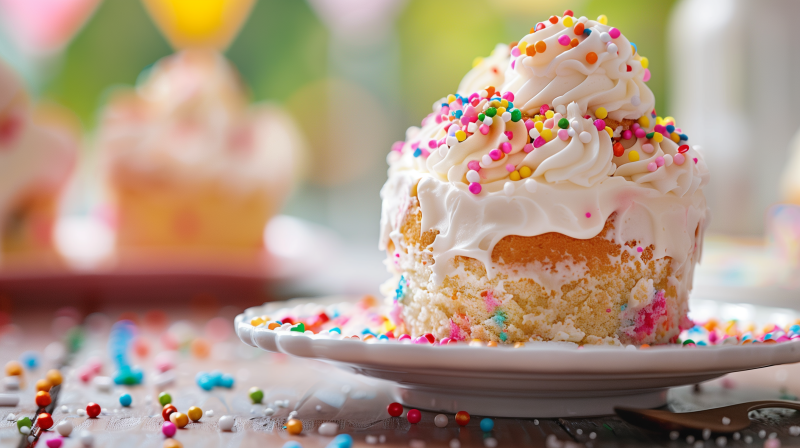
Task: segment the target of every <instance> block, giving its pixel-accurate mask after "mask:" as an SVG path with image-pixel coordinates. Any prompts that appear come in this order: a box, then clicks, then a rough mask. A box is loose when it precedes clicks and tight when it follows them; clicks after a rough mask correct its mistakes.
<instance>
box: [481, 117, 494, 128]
mask: <svg viewBox="0 0 800 448" xmlns="http://www.w3.org/2000/svg"><path fill="white" fill-rule="evenodd" d="M492 123H494V120H493V119H492V117H490V116H488V115H487V116H486V118H484V119H483V124H485V125H486V126H491V125H492Z"/></svg>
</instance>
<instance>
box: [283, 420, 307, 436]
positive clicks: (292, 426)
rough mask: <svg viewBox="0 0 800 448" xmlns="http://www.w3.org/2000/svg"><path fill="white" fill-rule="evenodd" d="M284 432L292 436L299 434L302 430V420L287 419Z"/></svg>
mask: <svg viewBox="0 0 800 448" xmlns="http://www.w3.org/2000/svg"><path fill="white" fill-rule="evenodd" d="M286 432H288V433H289V434H291V435H293V436H296V435H298V434H300V433H301V432H303V422H301V421H300V420H298V419H296V418H293V419H291V420H289V421H288V422H286Z"/></svg>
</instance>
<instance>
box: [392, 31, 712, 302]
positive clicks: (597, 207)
mask: <svg viewBox="0 0 800 448" xmlns="http://www.w3.org/2000/svg"><path fill="white" fill-rule="evenodd" d="M585 23H586V26H587V27H588V28H591V29H592V32H591V34H590V35H589V36H588V37H580V38H579V40H581V42H580V43H579V45H578V46H577V47H574V48H571V47H566V46H562V45H561V44H559V43H558V42H557V39H558V37H559V36H561V35H564V34H567V35H569V36H570V37H571V38H572V37H576V36H575V35H574V33H573V32H572V27H569V28H568V27H565V26H564V25H563V22H562V21H560V22H559V23H557V24H555V25H554V24H550V23H547V24H546V25H547V26H546V28H545V29H544V30H540V31H538V32H536V33H534V34H532V35H528V36H526V37H525V38H523V39H522V40H523V41H525V42H527V43H528V45H534V44H535V42H538V41H540V40H541V41H544V42H546V44H547V50H546V51H545V52H544V53H538V54H536V55H535V56H533V57H531V56H525V55H522V56H519V57H517V58H516V60H515V61H516V62H515V66H514V68H513V69H511V68H509V70H508V71H507V72H506V82H505V83H504V84H503V87H502V88H501V89H500V91H501V92H511V93H513V95H514V98H513V100H512V101H513V103H514V105H515V107H518V108H519V109H521V111H522V112H523V114H524V115H523V118H524V117H525V116H527V117H531V116H533V115H534V114H538V113H539V107H540V106H542V105H544V104H547V105H549V106H550V107H552V108H556V110H559V111H560V112H561V113H564V114H565V115H566V117H561V116H560V115H561V113H557V114H556V115H555V116H554V117H553V119H552V122H551V123H549V124H548V125H549V126H551V132H552V133H553V138H552V139H550V140H549V141H546V142H544V141H542V142H540V144H539V145H538V147H536V148H535V149H532V150H531V147H528V148H527V150H528V151H529V152H527V153H526V152H525V146H526V144H528V143H529V142H530V141H532V140H533V139H534V138H535V137H536V136H538V135H539V133H538V131H537V132H533V129H532V130H531V134H534V135H533V136H531V137H529V135H530V134H529V132H528V129H527V127H526V125H525V120H524V119H523V120H520V121H517V122H514V121H511V120H503V119H501V118H500V116H499V115H497V116H495V117H494V119H492V120H490V121H491V125H489V129H488V131H487V132H486V134H483V133H482V132H477V131H476V130H477V128H478V126H477V125H480V124H485V122H484V123H481V122H480V121H478V122H477V123H476V126H472V131H471V132H468V133H467V136H466V138H465V139H463V141H460V142H457V141H455V140H453V139H452V138H450V140H449V141H448V143H447V144H444V145H440V142H442V139H447V132H446V131H445V128H446V126H447V125H448V123H450V121H449V120H448V118H447V116H445V115H443V114H442V111H443V109H442V106H441V104H442V103H447V100H442V101H440V102H438V103H437V104H436V105H435V106H434V112H433V113H432V114H431V115H429V116H428V117H426V119H425V120H423V123H422V127H421V128H410V129H409V131H408V133H407V139H406V143H405V144H404V145H403V147H402V149H401V150H400V151H392V153H391V154H390V156H389V161H390V164H391V167H390V169H389V180H388V181H387V183H386V185H385V186H384V188H383V189H382V190H381V197H382V198H383V212H382V219H381V226H382V229H381V241H380V247H381V249H386V248H387V246H388V242H389V241H390V240H393V242H394V244H395V247H396V248H402V247H403V244H401V243H402V241H401V239H402V235H401V234H400V225H401V224H402V221H403V219H404V217H405V213H406V210H407V208H408V207H409V204H410V202H409V201H411V199H410V197H409V192H410V190H411V187H412V186H413V185H414V184H415V183H417V182H418V184H417V198H418V199H419V206H420V208H421V211H422V231H423V232H426V231H428V230H436V231H438V235H437V237H436V239H435V240H434V242H433V245H432V247H431V249H432V256H433V259H434V264H433V266H432V269H433V275H432V278H431V281H433V282H434V283H436V284H440V283H441V282H442V281H443V280H444V278H445V277H446V276H448V275H453V274H454V273H455V269H456V268H455V265H454V263H452V259H453V257H455V256H457V255H460V256H465V257H470V258H474V259H476V260H479V261H481V262H483V263H484V265H485V266H486V267H487V272H488V275H489V277H490V278H492V277H494V276H495V275H496V274H497V272H498V271H497V270H498V269H499V268H498V267H497V266H495V265H494V263H493V262H492V260H491V253H492V250H493V248H494V246H495V245H496V244H497V242H498V241H500V240H501V239H502V238H504V237H506V236H508V235H519V236H537V235H541V234H544V233H548V232H557V233H561V234H564V235H567V236H570V237H573V238H578V239H589V238H593V237H595V236H597V235H598V234H599V233H600V231H601V230H602V229H603V227H604V225H605V223H606V221H607V220H608V218H609V217H610V216H611V215H612V214H614V213H616V220H615V224H614V227H615V228H614V235H613V240H614V242H616V243H617V244H619V245H623V244H625V243H626V242H629V241H632V240H636V241H639V243H640V244H642V245H643V246H649V245H651V244H652V245H654V247H655V250H654V252H653V257H654V258H656V259H658V258H662V257H666V256H669V257H671V258H672V259H673V266H672V268H673V273H675V275H676V276H678V278H680V281H679V282H677V283H676V285H677V286H678V290H679V297H687V296H686V294H688V290H689V289H690V288H691V280H692V272H693V268H694V264H695V263H696V262H697V261H698V259H699V256H700V247H701V245H702V235H703V230H704V228H705V226H706V222H707V213H708V210H707V206H706V201H705V197H704V196H703V194H702V191H701V189H702V187H703V186H704V185H705V184H706V183H707V182H708V180H709V174H708V169H707V167H706V165H705V162H704V161H703V158H702V156H701V154H700V153H699V152H698V151H697V149H696V148H689V147H688V145H685V143H684V142H681V143H680V144H677V143H675V142H673V141H672V140H670V139H669V137H667V136H664V138H663V141H662V142H660V143H658V142H656V141H655V140H656V139H655V138H653V139H649V138H637V137H635V136H632V137H631V138H629V139H621V140H620V139H619V138H618V137H619V133H620V132H621V129H612V131H614V132H615V139H614V140H612V138H611V136H609V133H608V132H607V131H606V130H605V129H602V130H598V129H597V127H596V126H595V119H596V118H595V117H594V116H593V115H594V114H595V111H596V109H597V108H598V107H604V108H605V109H606V110H607V112H608V117H609V118H611V119H613V120H618V121H619V120H622V119H639V118H640V117H641V116H643V115H646V116H647V117H648V120H647V121H649V124H650V126H648V127H649V129H650V130H647V131H646V133H647V132H653V131H652V129H653V126H654V125H655V119H654V118H653V117H651V115H650V113H649V112H650V111H651V110H652V109H653V106H654V100H653V95H652V93H651V92H650V90H649V89H648V88H647V86H646V85H645V84H644V81H643V76H644V69H643V68H642V65H641V62H640V61H641V59H640V57H639V55H638V54H634V53H633V52H632V50H631V45H630V43H629V42H628V41H627V39H625V37H624V36H622V35H620V36H618V37H617V38H616V39H610V40H611V42H612V43H614V44H615V45H617V47H618V51H617V52H614V53H611V52H608V51H606V44H605V43H604V42H603V40H609V39H608V38H607V37H605V36H604V37H603V38H601V33H605V32H608V31H609V30H611V27H608V26H605V25H600V24H599V23H596V22H593V21H586V22H585ZM498 48H499V47H498ZM590 51H594V52H596V53H597V55H598V60H597V62H595V63H594V64H589V63H588V62H586V60H585V56H586V54H587V53H588V52H590ZM628 66H630V67H631V71H627V67H628ZM477 68H480V66H478V67H476V69H477ZM481 76H483V74H481V73H479V72H476V71H475V70H473V72H470V74H469V75H468V77H467V78H465V81H463V82H462V86H470V87H475V86H476V85H478V86H479V87H478V88H481V89H482V88H484V87H485V85H479V84H476V83H475V82H473V81H474V80H476V79H479V78H480V77H481ZM480 84H484V83H483V81H481V82H480ZM460 94H461V95H463V96H464V97H468V95H469V94H470V92H469V91H465V92H463V93H460ZM634 97H635V98H634ZM450 101H453V99H452V98H451V100H450ZM486 103H487V100H486V99H480V100H479V101H478V103H477V104H476V105H474V106H473V107H474V109H475V111H474V112H475V113H480V112H482V111H484V110H485V109H486V107H487V104H486ZM451 104H453V103H451ZM445 112H446V110H445ZM472 113H473V112H472V110H470V111H469V114H472ZM464 115H465V116H467V112H465V113H464ZM586 115H589V118H585V116H586ZM560 118H566V120H567V123H568V129H560V128H559V127H558V125H557V123H558V120H559V119H560ZM643 122H644V121H643ZM456 123H458V126H459V127H463V128H464V129H465V130H468V127H467V124H462V123H461V122H460V120H456ZM532 124H533V122H531V125H532ZM545 126H547V125H545ZM637 126H638V125H637ZM507 131H510V132H512V133H513V136H512V137H511V139H510V140H509V139H508V138H507V135H506V134H505V133H506V132H507ZM558 131H562V136H561V137H556V136H555V134H557V133H558ZM640 132H641V131H640ZM675 132H680V131H679V130H676V131H675ZM562 137H563V138H562ZM431 141H434V143H433V144H431V143H429V142H431ZM614 141H617V143H616V145H620V144H621V145H622V147H623V148H624V149H625V150H624V152H623V153H622V155H621V156H620V157H615V156H614V145H615V143H614ZM505 142H508V143H509V144H510V150H509V151H507V153H505V154H504V155H502V157H501V158H500V159H499V160H490V159H486V157H487V154H489V152H490V151H492V150H493V149H496V148H499V147H500V145H501V144H503V143H505ZM644 145H650V146H647V147H645V146H644ZM417 148H422V149H425V150H426V151H428V152H429V153H430V155H429V156H428V157H427V158H426V157H425V156H424V155H420V154H419V151H416V152H417V153H418V154H417V156H416V157H415V156H414V153H415V149H417ZM651 148H652V149H651ZM679 148H681V151H682V152H680V151H679ZM506 149H508V146H506ZM645 149H647V150H648V151H650V152H648V151H645ZM632 151H636V152H637V153H638V155H639V160H636V156H635V155H633V154H631V153H632ZM679 153H680V156H679ZM673 160H675V161H673ZM476 161H478V162H479V163H480V169H479V170H477V171H476V170H472V171H470V168H469V167H468V165H470V162H472V166H473V167H474V166H475V162H476ZM676 161H680V162H681V163H676ZM511 165H513V167H512V166H511ZM507 167H509V168H507ZM523 167H527V168H529V169H530V170H531V173H532V174H531V176H530V177H529V178H526V179H521V180H516V181H514V180H511V172H512V171H513V172H515V173H517V172H521V171H520V170H522V169H523ZM651 168H654V170H651ZM509 169H510V170H511V171H509ZM470 183H478V184H480V187H481V191H480V193H478V194H474V193H473V192H471V191H470V190H469V185H470Z"/></svg>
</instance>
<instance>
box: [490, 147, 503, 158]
mask: <svg viewBox="0 0 800 448" xmlns="http://www.w3.org/2000/svg"><path fill="white" fill-rule="evenodd" d="M489 157H491V158H492V160H500V159H502V158H503V153H502V152H501V151H500V150H499V149H493V150H491V151H489Z"/></svg>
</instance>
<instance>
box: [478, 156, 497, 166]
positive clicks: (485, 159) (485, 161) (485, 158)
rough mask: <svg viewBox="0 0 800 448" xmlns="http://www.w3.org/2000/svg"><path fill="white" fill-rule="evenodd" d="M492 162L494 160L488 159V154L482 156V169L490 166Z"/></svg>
mask: <svg viewBox="0 0 800 448" xmlns="http://www.w3.org/2000/svg"><path fill="white" fill-rule="evenodd" d="M492 162H494V160H492V158H491V157H489V154H484V155H483V157H481V165H482V166H483V168H486V167H487V166H489V165H491V164H492Z"/></svg>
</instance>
